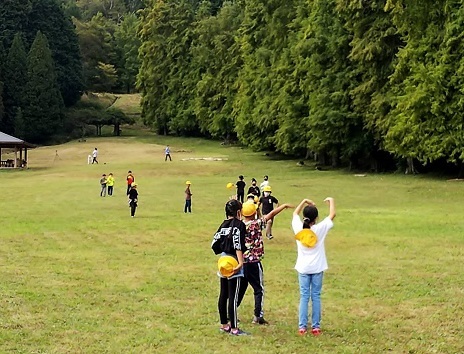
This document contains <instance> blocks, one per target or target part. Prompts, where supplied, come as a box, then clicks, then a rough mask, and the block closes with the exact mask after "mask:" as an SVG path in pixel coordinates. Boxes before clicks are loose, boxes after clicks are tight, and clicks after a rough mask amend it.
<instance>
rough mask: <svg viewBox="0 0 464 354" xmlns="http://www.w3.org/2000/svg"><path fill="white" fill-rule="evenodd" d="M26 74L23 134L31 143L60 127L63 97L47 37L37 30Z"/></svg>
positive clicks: (44, 138)
mask: <svg viewBox="0 0 464 354" xmlns="http://www.w3.org/2000/svg"><path fill="white" fill-rule="evenodd" d="M27 77H28V80H27V84H26V87H25V95H24V96H25V106H24V109H23V112H22V113H23V117H24V126H25V132H24V135H25V138H26V139H27V140H29V141H31V142H44V141H46V140H47V139H48V138H50V136H52V135H53V134H54V133H56V132H57V130H58V128H59V127H60V126H61V123H62V118H63V115H62V110H63V99H62V97H61V94H60V91H59V88H58V82H57V76H56V72H55V67H54V64H53V59H52V53H51V51H50V48H49V46H48V41H47V38H46V37H45V36H44V35H43V34H42V33H41V32H40V31H39V32H37V36H36V38H35V40H34V42H33V43H32V46H31V50H30V51H29V54H28V57H27Z"/></svg>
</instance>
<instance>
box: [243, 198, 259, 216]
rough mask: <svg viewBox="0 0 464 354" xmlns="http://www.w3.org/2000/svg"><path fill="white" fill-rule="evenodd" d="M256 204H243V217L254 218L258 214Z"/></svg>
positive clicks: (248, 202) (249, 202)
mask: <svg viewBox="0 0 464 354" xmlns="http://www.w3.org/2000/svg"><path fill="white" fill-rule="evenodd" d="M256 209H257V207H256V204H255V203H254V202H252V201H247V202H245V203H243V204H242V215H243V216H252V215H253V214H254V213H256Z"/></svg>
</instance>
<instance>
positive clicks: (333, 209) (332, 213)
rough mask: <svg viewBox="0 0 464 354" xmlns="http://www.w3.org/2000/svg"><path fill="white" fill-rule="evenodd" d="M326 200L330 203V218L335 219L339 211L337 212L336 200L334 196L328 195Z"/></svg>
mask: <svg viewBox="0 0 464 354" xmlns="http://www.w3.org/2000/svg"><path fill="white" fill-rule="evenodd" d="M324 202H326V203H327V204H329V218H330V220H333V219H334V218H335V216H336V215H337V213H336V212H335V201H334V199H333V198H331V197H328V198H325V199H324Z"/></svg>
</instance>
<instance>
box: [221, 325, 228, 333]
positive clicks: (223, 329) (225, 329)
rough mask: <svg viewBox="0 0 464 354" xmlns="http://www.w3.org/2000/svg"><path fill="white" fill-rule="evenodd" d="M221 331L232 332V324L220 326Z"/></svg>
mask: <svg viewBox="0 0 464 354" xmlns="http://www.w3.org/2000/svg"><path fill="white" fill-rule="evenodd" d="M219 331H220V332H221V333H230V326H224V327H220V328H219Z"/></svg>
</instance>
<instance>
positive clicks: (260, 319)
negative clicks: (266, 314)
mask: <svg viewBox="0 0 464 354" xmlns="http://www.w3.org/2000/svg"><path fill="white" fill-rule="evenodd" d="M252 323H254V324H260V325H267V324H269V322H267V321H266V320H265V319H264V318H263V317H256V316H255V317H253V321H252Z"/></svg>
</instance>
